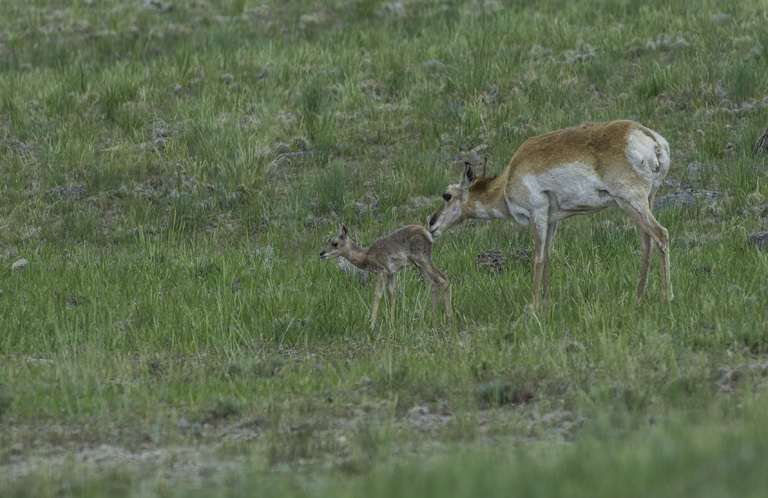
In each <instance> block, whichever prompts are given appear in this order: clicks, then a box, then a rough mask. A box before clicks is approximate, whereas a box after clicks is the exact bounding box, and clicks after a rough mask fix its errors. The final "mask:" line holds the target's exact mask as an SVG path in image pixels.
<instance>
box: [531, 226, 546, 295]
mask: <svg viewBox="0 0 768 498" xmlns="http://www.w3.org/2000/svg"><path fill="white" fill-rule="evenodd" d="M531 228H533V240H534V242H535V244H536V247H535V249H534V251H533V302H532V306H534V307H535V306H538V304H539V302H540V298H539V288H540V287H541V278H542V274H543V272H544V263H545V262H546V257H545V255H546V242H547V231H548V224H547V216H546V212H545V213H544V214H536V213H534V214H533V215H531Z"/></svg>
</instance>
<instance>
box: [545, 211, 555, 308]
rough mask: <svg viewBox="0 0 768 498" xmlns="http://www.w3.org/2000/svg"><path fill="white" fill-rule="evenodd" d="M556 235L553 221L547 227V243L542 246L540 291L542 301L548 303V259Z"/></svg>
mask: <svg viewBox="0 0 768 498" xmlns="http://www.w3.org/2000/svg"><path fill="white" fill-rule="evenodd" d="M555 233H557V222H556V221H554V222H552V223H550V224H549V225H547V241H546V242H545V244H544V275H543V277H542V278H543V283H542V287H543V289H542V291H543V293H544V301H545V302H549V299H550V296H549V257H550V254H551V253H552V239H554V238H555Z"/></svg>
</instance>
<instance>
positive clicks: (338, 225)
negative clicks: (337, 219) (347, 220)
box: [336, 223, 342, 234]
mask: <svg viewBox="0 0 768 498" xmlns="http://www.w3.org/2000/svg"><path fill="white" fill-rule="evenodd" d="M341 228H342V227H341V223H336V230H338V231H339V234H341V233H342V229H341Z"/></svg>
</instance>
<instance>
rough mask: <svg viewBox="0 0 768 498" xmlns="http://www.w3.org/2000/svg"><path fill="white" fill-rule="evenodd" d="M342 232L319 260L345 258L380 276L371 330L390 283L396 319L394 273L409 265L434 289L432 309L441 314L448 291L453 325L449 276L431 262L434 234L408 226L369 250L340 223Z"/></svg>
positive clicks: (447, 313)
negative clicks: (441, 303) (442, 293)
mask: <svg viewBox="0 0 768 498" xmlns="http://www.w3.org/2000/svg"><path fill="white" fill-rule="evenodd" d="M338 229H339V233H338V235H336V236H335V237H334V238H333V239H332V240H331V243H330V244H329V245H328V247H326V248H325V250H323V252H321V253H320V259H331V258H338V257H339V256H341V257H342V258H346V259H347V260H349V262H350V263H352V264H353V265H355V266H356V267H358V268H360V269H361V270H366V271H369V272H372V273H376V274H378V276H379V279H378V282H377V283H376V292H375V294H374V298H373V310H372V311H371V330H373V328H374V325H375V324H376V312H377V311H378V309H379V301H380V300H381V294H382V292H383V290H384V283H385V281H386V284H387V297H388V298H389V307H390V313H391V317H392V319H393V320H394V317H395V273H397V272H398V271H400V270H401V269H403V268H404V267H405V266H407V265H408V263H412V264H414V265H416V266H417V267H419V269H420V270H421V273H422V275H424V278H425V279H426V280H427V282H429V283H430V284H431V286H432V307H433V308H434V309H435V313H436V314H437V313H438V301H439V297H440V289H441V288H442V290H443V291H444V292H445V294H444V298H445V317H446V322H447V324H449V325H450V322H451V288H450V282H449V280H448V277H446V276H445V273H443V272H442V271H440V270H439V269H438V268H437V267H436V266H435V264H434V263H433V262H432V243H433V242H434V239H433V238H432V234H431V233H429V231H428V230H427V229H426V228H425V227H423V226H418V225H409V226H406V227H403V228H401V229H399V230H396V231H395V232H393V233H391V234H389V235H387V236H386V237H381V238H380V239H377V240H376V241H375V242H374V243H373V244H371V245H370V246H369V247H361V246H359V245H358V244H357V243H356V242H355V241H354V240H353V239H352V237H350V236H349V233H348V232H347V227H346V226H344V225H342V224H341V223H339V224H338Z"/></svg>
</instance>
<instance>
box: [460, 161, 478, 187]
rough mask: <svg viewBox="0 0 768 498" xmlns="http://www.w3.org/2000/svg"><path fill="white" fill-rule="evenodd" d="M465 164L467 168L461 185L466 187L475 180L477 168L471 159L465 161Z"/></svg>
mask: <svg viewBox="0 0 768 498" xmlns="http://www.w3.org/2000/svg"><path fill="white" fill-rule="evenodd" d="M464 166H465V168H466V169H465V170H464V176H463V177H462V178H461V186H462V187H465V188H466V187H469V185H470V184H472V182H473V181H475V168H474V166H472V163H470V162H469V161H467V162H465V163H464Z"/></svg>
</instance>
